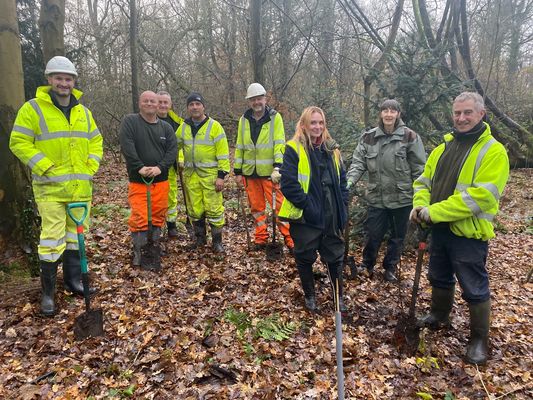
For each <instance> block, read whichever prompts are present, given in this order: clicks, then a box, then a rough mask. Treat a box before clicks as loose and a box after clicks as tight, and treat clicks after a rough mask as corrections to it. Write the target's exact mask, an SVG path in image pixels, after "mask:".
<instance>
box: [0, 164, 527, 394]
mask: <svg viewBox="0 0 533 400" xmlns="http://www.w3.org/2000/svg"><path fill="white" fill-rule="evenodd" d="M532 178H533V174H532V173H531V170H521V171H514V172H513V174H512V179H511V182H510V185H509V187H508V189H507V190H506V193H505V196H504V198H503V199H502V212H501V216H500V217H499V218H498V236H497V238H496V239H494V240H493V241H492V242H491V246H490V256H489V264H488V265H489V271H490V274H491V288H492V296H493V311H494V312H493V322H492V328H491V344H492V346H491V347H492V358H491V360H490V362H489V364H488V366H487V367H483V368H480V369H479V370H476V368H475V367H472V366H468V365H466V364H464V363H463V361H462V360H461V356H462V354H463V352H464V348H465V345H466V341H467V338H468V313H467V309H466V304H465V303H464V301H463V300H461V298H460V293H459V291H458V294H457V302H456V305H455V308H454V311H453V330H450V331H440V332H429V331H427V332H426V331H423V332H422V343H423V346H421V347H422V348H423V349H422V350H423V352H419V353H418V354H417V355H416V356H408V355H403V354H400V353H399V352H398V350H397V349H396V348H395V346H394V344H393V341H392V336H393V331H394V328H395V326H396V324H397V320H398V316H399V314H400V313H401V312H402V310H403V311H406V310H405V308H407V302H408V299H409V297H410V288H411V285H412V278H413V273H414V262H415V253H414V251H413V250H412V249H411V250H408V251H406V254H405V255H404V257H403V261H402V267H403V268H402V269H403V273H402V275H403V279H402V283H401V284H400V286H399V287H398V285H394V284H389V283H384V282H383V280H382V277H381V274H380V272H378V273H377V274H376V276H375V277H374V278H373V279H372V280H369V279H367V278H363V279H361V280H355V281H352V280H351V281H346V298H347V304H348V308H349V311H348V313H347V315H345V317H344V323H345V324H344V326H343V330H344V371H345V376H346V379H345V384H346V397H347V398H353V399H409V398H431V397H429V395H431V396H433V397H432V398H434V399H444V398H445V399H486V398H489V396H490V398H491V399H530V398H532V397H533V378H532V376H531V371H532V370H533V361H532V360H533V350H532V346H531V337H532V333H533V322H532V321H533V293H532V290H533V283H525V277H526V275H527V272H528V271H529V269H530V268H531V265H532V261H531V260H532V258H533V257H532V256H533V254H532V253H533V236H532V232H531V229H532V228H531V227H532V223H531V220H529V232H527V229H528V225H527V224H528V220H527V219H528V217H529V218H531V210H532V209H533V207H532V205H533V183H532V181H533V179H532ZM126 184H127V178H126V174H125V167H124V165H121V164H118V163H115V162H113V161H112V158H111V157H108V159H107V162H106V163H105V164H104V166H103V168H102V171H100V172H99V174H98V176H97V179H96V181H95V187H96V190H95V198H94V204H93V218H92V228H91V233H90V234H89V235H88V237H87V240H88V253H89V260H90V262H89V268H90V269H91V270H92V276H93V278H94V281H95V282H96V283H97V285H98V287H99V289H100V290H99V292H98V294H97V295H96V296H95V297H94V299H93V304H94V306H95V307H102V308H103V310H104V314H105V322H104V323H105V332H106V334H105V337H101V338H90V339H87V340H85V341H82V342H77V341H75V340H74V334H73V330H72V326H73V320H74V318H75V317H76V316H77V315H79V314H80V313H81V312H82V311H83V301H82V299H80V298H75V297H71V296H67V293H66V292H64V291H63V288H62V285H61V284H60V283H59V288H58V296H57V301H58V305H59V308H60V312H59V314H58V315H57V316H56V317H55V318H43V317H41V316H39V312H38V311H39V295H40V290H39V284H38V281H37V280H33V281H32V282H31V285H30V288H29V289H28V285H27V284H26V285H25V286H24V287H25V290H18V291H17V288H19V287H20V286H16V285H8V286H6V287H4V288H2V291H1V296H2V304H1V306H0V307H1V308H0V398H6V399H7V398H23V399H32V398H62V399H78V398H88V397H90V396H92V397H93V398H125V397H133V398H149V399H334V398H336V367H335V365H336V363H335V352H334V349H335V330H334V316H333V306H332V300H331V291H330V288H329V283H328V282H327V278H326V276H325V275H324V274H325V268H324V267H322V266H318V267H317V268H316V272H317V273H318V274H319V276H320V277H319V279H318V281H317V288H318V303H319V306H320V307H321V309H322V312H321V314H319V315H311V314H309V313H307V312H305V311H304V309H303V297H302V295H301V290H300V284H299V280H298V277H297V273H296V268H295V266H294V262H293V260H292V259H291V258H289V257H288V256H286V257H285V259H284V261H283V262H281V263H268V262H267V261H265V257H264V254H263V253H260V252H247V250H246V235H245V232H244V221H243V218H242V217H241V215H240V213H239V209H238V207H237V200H236V193H235V191H234V189H232V188H231V183H230V184H229V185H228V186H229V187H230V189H229V190H228V191H227V192H226V193H225V198H226V217H227V227H226V230H225V237H224V244H225V246H226V256H225V257H217V256H215V255H213V254H212V253H211V252H210V251H209V249H208V248H206V249H204V250H202V251H196V252H195V251H193V252H190V251H187V250H186V244H187V238H186V236H185V230H183V231H182V232H183V234H182V236H181V237H180V238H179V239H178V240H173V241H168V242H166V243H165V247H166V252H167V255H166V256H165V257H164V270H163V271H162V273H160V274H155V273H151V272H145V271H141V270H137V269H132V268H131V267H130V265H129V264H130V238H129V234H128V232H127V227H126V224H125V221H126V218H127V198H126V192H127V189H126ZM357 256H358V254H356V257H357ZM426 260H427V256H426ZM60 281H61V279H58V282H60ZM429 297H430V288H429V285H428V282H427V280H426V279H425V276H424V277H423V279H422V282H421V291H420V297H419V302H418V305H419V306H418V313H421V312H423V311H424V310H425V309H427V308H428V305H429ZM400 299H401V301H400ZM402 302H403V305H402V304H401V303H402ZM417 393H419V395H417ZM424 396H425V397H424Z"/></svg>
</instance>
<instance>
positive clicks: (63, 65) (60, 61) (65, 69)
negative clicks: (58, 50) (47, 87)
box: [44, 56, 78, 77]
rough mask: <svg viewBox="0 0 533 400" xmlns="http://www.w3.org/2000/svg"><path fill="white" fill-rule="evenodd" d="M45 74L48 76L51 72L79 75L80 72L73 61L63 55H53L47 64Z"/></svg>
mask: <svg viewBox="0 0 533 400" xmlns="http://www.w3.org/2000/svg"><path fill="white" fill-rule="evenodd" d="M44 74H45V75H46V76H48V75H50V74H69V75H74V76H75V77H78V72H76V67H75V66H74V64H72V61H70V60H69V59H68V58H67V57H63V56H55V57H52V58H51V59H50V61H48V63H47V64H46V69H45V70H44Z"/></svg>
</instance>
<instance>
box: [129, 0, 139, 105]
mask: <svg viewBox="0 0 533 400" xmlns="http://www.w3.org/2000/svg"><path fill="white" fill-rule="evenodd" d="M137 36H138V27H137V0H130V58H131V101H132V106H133V112H135V113H138V112H139V56H138V52H137V45H138V43H137Z"/></svg>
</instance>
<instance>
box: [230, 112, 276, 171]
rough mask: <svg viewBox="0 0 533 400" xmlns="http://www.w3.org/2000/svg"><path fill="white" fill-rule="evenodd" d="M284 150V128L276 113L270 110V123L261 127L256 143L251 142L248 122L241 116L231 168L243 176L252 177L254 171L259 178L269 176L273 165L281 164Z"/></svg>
mask: <svg viewBox="0 0 533 400" xmlns="http://www.w3.org/2000/svg"><path fill="white" fill-rule="evenodd" d="M284 148H285V128H284V127H283V119H282V118H281V115H280V114H279V113H278V112H276V111H275V110H271V112H270V122H269V123H268V124H263V126H262V127H261V132H260V133H259V137H258V138H257V143H254V142H253V140H252V136H251V129H250V121H248V119H247V118H246V117H245V116H244V115H243V116H242V117H241V119H240V120H239V127H238V130H237V141H236V145H235V163H234V165H233V167H234V168H235V169H240V170H242V174H243V175H245V176H250V175H252V174H253V173H254V170H255V172H256V173H257V175H259V176H270V174H272V170H273V168H274V167H273V164H274V163H277V164H281V163H282V162H283V150H284Z"/></svg>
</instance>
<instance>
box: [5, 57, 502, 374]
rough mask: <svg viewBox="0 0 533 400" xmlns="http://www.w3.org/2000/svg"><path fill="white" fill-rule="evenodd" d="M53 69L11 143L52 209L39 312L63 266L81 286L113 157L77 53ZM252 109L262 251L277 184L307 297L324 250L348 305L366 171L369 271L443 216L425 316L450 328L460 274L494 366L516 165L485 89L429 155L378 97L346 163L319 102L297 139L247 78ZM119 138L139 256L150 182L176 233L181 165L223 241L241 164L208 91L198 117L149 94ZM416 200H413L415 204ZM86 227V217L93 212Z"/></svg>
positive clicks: (157, 213)
mask: <svg viewBox="0 0 533 400" xmlns="http://www.w3.org/2000/svg"><path fill="white" fill-rule="evenodd" d="M45 75H46V77H47V80H48V86H43V87H40V88H38V90H37V95H36V98H34V99H32V100H30V101H28V102H26V103H25V104H24V105H23V106H22V108H21V109H20V110H19V113H18V115H17V118H16V120H15V123H14V126H13V131H12V133H11V138H10V148H11V150H12V151H13V153H14V154H15V155H16V156H17V157H18V158H19V159H20V160H21V161H22V162H23V163H24V164H25V165H26V166H28V167H29V168H30V169H31V172H32V184H33V190H34V195H35V200H36V203H37V207H38V209H39V213H40V215H41V219H42V226H41V235H40V242H39V247H38V253H39V259H40V262H41V286H42V298H41V311H42V313H43V314H44V315H48V316H50V315H54V314H55V313H56V307H55V302H54V296H55V284H56V275H57V268H58V265H59V264H60V263H63V277H64V280H65V287H66V288H67V289H68V290H70V291H72V292H73V293H76V294H82V285H81V270H80V256H79V253H78V243H77V236H76V227H75V225H74V223H73V222H72V221H71V220H70V219H69V218H68V217H67V212H66V210H67V206H68V204H69V203H70V202H78V201H85V202H87V203H88V204H89V205H90V202H91V198H92V177H93V175H94V174H95V173H96V172H97V170H98V167H99V164H100V161H101V158H102V152H103V151H102V135H101V134H100V132H99V130H98V128H97V126H96V124H95V122H94V119H93V117H92V114H91V112H90V111H89V110H88V109H87V108H86V107H84V106H83V105H81V104H80V103H79V101H78V100H79V98H80V97H81V94H82V93H81V92H79V91H78V90H76V89H74V84H75V79H76V78H77V71H76V69H75V67H74V65H73V64H72V62H70V60H68V59H67V58H65V57H59V56H58V57H54V58H52V59H51V60H50V61H49V62H48V64H47V66H46V71H45ZM246 99H247V101H248V105H249V109H248V110H247V111H246V112H245V113H244V114H243V115H242V117H241V118H240V119H239V124H238V131H237V138H236V143H235V160H234V174H235V176H236V180H237V181H238V182H240V183H242V185H243V187H244V188H245V190H246V193H247V196H248V200H249V203H250V208H251V212H252V214H253V217H254V219H255V248H256V249H261V248H263V247H264V246H265V244H266V243H267V241H268V231H267V224H266V218H267V217H266V213H265V209H266V204H267V202H268V203H270V204H271V206H272V198H273V194H274V195H275V196H276V198H277V199H278V200H279V201H277V202H276V214H277V215H278V216H279V221H278V228H279V230H280V232H281V233H282V235H283V237H284V241H285V245H286V246H287V248H288V249H289V251H290V252H291V253H292V254H293V255H294V259H295V262H296V267H297V269H298V273H299V276H300V280H301V285H302V289H303V292H304V299H305V306H306V308H307V309H308V310H310V311H312V312H316V311H318V306H317V301H316V296H315V288H314V286H315V285H314V278H313V264H314V263H315V261H316V259H317V253H319V254H320V257H321V260H322V261H324V262H325V264H326V265H327V267H328V274H329V277H330V282H331V284H332V289H333V294H334V296H335V299H336V306H337V307H338V308H339V309H340V310H341V311H345V310H346V307H345V305H344V301H343V295H342V287H343V285H342V269H343V256H344V240H343V234H342V231H343V229H344V227H345V225H346V223H347V221H348V214H347V206H348V202H349V191H350V189H351V188H352V187H353V186H354V185H355V184H356V183H357V182H358V181H359V180H360V179H361V177H362V176H363V175H364V174H365V172H367V173H368V185H367V190H366V199H367V201H368V218H367V220H366V223H365V227H366V231H367V239H366V243H365V247H364V250H363V260H362V264H361V266H362V269H363V270H366V271H367V272H368V273H369V274H372V273H373V270H374V265H375V263H376V259H377V254H378V250H379V247H380V245H381V242H382V240H383V237H384V236H385V234H386V233H387V231H389V232H390V233H389V239H388V243H387V249H386V253H385V256H384V258H383V268H384V279H385V280H386V281H390V282H393V281H396V275H395V269H396V265H397V263H398V262H399V259H400V255H401V250H402V245H403V241H404V237H405V234H406V230H407V226H408V222H409V220H410V221H411V222H412V223H415V224H421V225H423V226H425V227H431V230H432V241H431V256H430V263H429V280H430V283H431V285H432V301H431V310H430V313H429V314H428V315H427V316H424V317H423V318H421V319H420V320H419V324H420V325H421V326H429V327H431V328H440V327H443V326H449V324H450V317H449V316H450V312H451V310H452V307H453V302H454V294H455V282H456V279H457V280H458V281H459V285H460V286H461V289H462V292H463V298H464V300H465V301H466V302H467V303H468V306H469V311H470V341H469V345H468V348H467V353H466V361H467V362H470V363H476V364H482V363H484V362H486V360H487V357H488V335H489V325H490V291H489V279H488V272H487V268H486V259H487V254H488V240H489V239H491V238H492V237H494V229H493V225H492V221H493V219H494V216H495V215H496V213H497V212H498V204H499V198H500V196H501V195H502V192H503V190H504V187H505V184H506V181H507V179H508V175H509V161H508V158H507V153H506V151H505V148H504V147H503V145H502V144H501V143H499V142H498V141H496V139H494V137H493V136H492V135H491V132H490V127H489V125H488V124H487V123H486V122H484V117H485V106H484V101H483V98H482V97H481V96H480V95H478V94H477V93H472V92H464V93H462V94H460V95H459V96H458V97H456V99H455V100H454V102H453V107H452V108H453V121H454V129H453V131H452V132H451V133H449V134H446V135H445V136H444V143H443V144H441V145H439V146H438V147H436V148H435V149H434V150H433V151H432V152H431V154H430V155H429V158H428V161H427V162H426V153H425V150H424V147H423V144H422V140H421V138H420V137H419V136H418V135H417V134H416V133H415V132H414V131H413V130H411V129H409V128H408V127H406V126H405V124H404V123H403V121H402V119H401V109H400V104H399V103H398V102H397V101H396V100H385V101H384V102H383V103H382V104H381V105H380V111H379V120H378V126H377V127H376V128H373V129H369V130H367V131H365V132H364V133H363V135H362V136H361V138H360V140H359V142H358V144H357V147H356V149H355V151H354V154H353V158H352V163H351V166H350V167H349V169H348V170H347V171H346V169H345V166H344V162H343V160H342V157H341V153H340V150H339V146H338V144H337V143H336V142H335V140H334V139H333V138H332V136H331V134H330V132H329V130H328V126H327V122H326V115H325V114H324V111H323V110H321V109H320V108H318V107H308V108H306V109H305V110H304V111H303V113H302V114H301V116H300V118H299V120H298V122H297V124H296V129H295V133H294V136H293V137H292V138H291V139H290V140H288V141H287V143H285V131H284V127H283V120H282V117H281V115H280V114H279V113H278V112H277V111H276V110H274V109H273V108H271V107H269V106H268V105H267V98H266V90H265V88H264V87H263V86H262V85H261V84H259V83H253V84H251V85H250V86H249V87H248V91H247V94H246ZM120 144H121V148H122V152H123V154H124V157H125V159H126V164H127V170H128V177H129V186H128V200H129V204H130V207H131V216H130V218H129V220H128V225H129V229H130V231H131V234H132V243H133V257H132V258H133V265H139V263H140V259H141V257H140V252H141V248H142V246H143V245H144V244H145V243H146V242H147V240H148V234H149V231H148V212H147V196H146V192H147V186H149V188H150V192H151V203H152V210H151V214H152V215H151V219H152V224H153V229H152V230H151V234H152V235H153V237H152V239H154V240H158V239H159V236H160V235H161V229H162V228H163V226H164V224H165V222H166V224H167V227H168V235H169V236H170V237H173V236H176V235H177V229H176V216H177V176H178V174H179V175H180V176H181V175H183V186H184V187H185V189H186V190H185V201H186V204H187V213H188V218H189V219H190V221H191V222H192V225H193V231H194V241H193V243H192V245H191V249H193V248H198V247H203V246H204V245H206V243H207V236H206V235H207V228H208V227H209V229H210V231H211V237H212V249H213V251H214V252H216V253H222V252H224V247H223V244H222V231H223V226H224V205H223V197H222V191H223V190H224V182H225V178H226V176H227V175H228V174H229V173H230V159H229V146H228V140H227V137H226V134H225V132H224V129H223V128H222V126H221V124H220V123H219V122H217V121H216V120H214V119H213V118H211V117H209V116H208V115H207V114H206V105H205V100H204V98H203V96H202V95H201V94H200V93H196V92H194V93H191V94H190V95H189V96H188V97H187V118H186V119H182V118H180V117H179V116H178V115H176V114H175V113H174V112H173V111H172V99H171V96H170V94H169V93H167V92H159V93H154V92H151V91H146V92H143V93H142V94H141V96H140V98H139V113H136V114H130V115H127V116H125V117H124V119H123V121H122V125H121V128H120ZM413 207H414V208H413ZM84 224H85V225H86V228H87V227H88V219H86V220H85V222H84Z"/></svg>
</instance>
